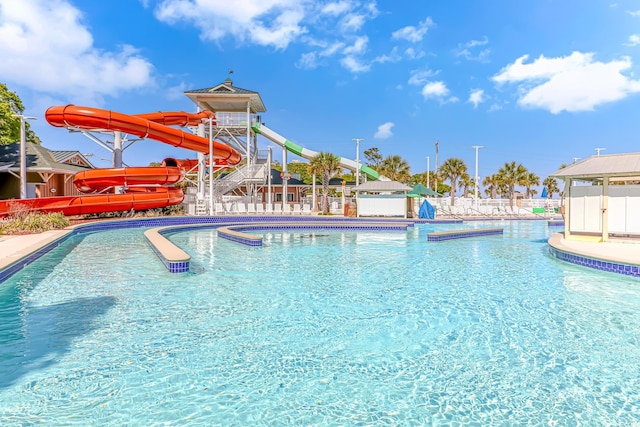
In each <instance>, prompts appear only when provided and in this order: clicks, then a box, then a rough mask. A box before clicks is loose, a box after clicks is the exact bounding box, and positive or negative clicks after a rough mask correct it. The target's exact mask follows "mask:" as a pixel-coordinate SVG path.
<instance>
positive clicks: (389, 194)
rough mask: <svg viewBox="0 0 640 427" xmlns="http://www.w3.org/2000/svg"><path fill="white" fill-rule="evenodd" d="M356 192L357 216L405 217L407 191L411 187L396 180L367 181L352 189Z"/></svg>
mask: <svg viewBox="0 0 640 427" xmlns="http://www.w3.org/2000/svg"><path fill="white" fill-rule="evenodd" d="M353 190H354V191H355V193H356V204H357V206H358V208H357V212H358V214H357V216H358V217H359V218H360V217H367V216H369V217H371V216H376V217H401V218H406V217H407V209H410V207H409V205H408V200H409V199H408V198H407V193H408V192H409V191H411V187H409V186H408V185H405V184H403V183H401V182H397V181H368V182H365V183H364V184H360V185H358V186H357V187H354V189H353Z"/></svg>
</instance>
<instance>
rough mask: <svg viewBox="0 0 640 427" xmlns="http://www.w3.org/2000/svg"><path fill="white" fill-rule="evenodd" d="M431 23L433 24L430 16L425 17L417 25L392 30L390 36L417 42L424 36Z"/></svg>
mask: <svg viewBox="0 0 640 427" xmlns="http://www.w3.org/2000/svg"><path fill="white" fill-rule="evenodd" d="M433 25H434V24H433V21H432V20H431V18H430V17H427V19H425V20H424V21H422V22H420V23H419V24H418V26H413V25H408V26H406V27H403V28H400V29H399V30H396V31H394V32H393V33H392V34H391V37H392V38H394V39H401V40H408V41H410V42H412V43H417V42H419V41H421V40H422V39H423V38H424V36H425V34H427V31H429V28H431V27H432V26H433Z"/></svg>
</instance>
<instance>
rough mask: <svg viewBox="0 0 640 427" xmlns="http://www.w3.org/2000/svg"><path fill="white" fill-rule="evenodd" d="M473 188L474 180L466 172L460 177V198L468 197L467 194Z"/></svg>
mask: <svg viewBox="0 0 640 427" xmlns="http://www.w3.org/2000/svg"><path fill="white" fill-rule="evenodd" d="M474 186H475V180H474V179H473V178H471V176H469V174H468V173H467V172H465V173H463V174H462V175H460V187H459V188H460V189H461V190H462V197H469V193H471V190H472V189H473V188H474Z"/></svg>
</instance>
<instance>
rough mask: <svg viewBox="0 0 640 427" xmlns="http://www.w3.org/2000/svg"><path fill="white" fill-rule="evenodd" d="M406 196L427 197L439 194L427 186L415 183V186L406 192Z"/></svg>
mask: <svg viewBox="0 0 640 427" xmlns="http://www.w3.org/2000/svg"><path fill="white" fill-rule="evenodd" d="M407 196H409V197H427V196H436V197H440V196H441V194H438V193H436V192H435V191H433V190H432V189H430V188H427V187H425V186H424V185H422V184H417V185H416V186H415V187H413V188H412V189H411V191H409V192H408V193H407Z"/></svg>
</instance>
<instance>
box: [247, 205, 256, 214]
mask: <svg viewBox="0 0 640 427" xmlns="http://www.w3.org/2000/svg"><path fill="white" fill-rule="evenodd" d="M247 213H248V214H255V213H256V204H255V203H249V204H248V205H247Z"/></svg>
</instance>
